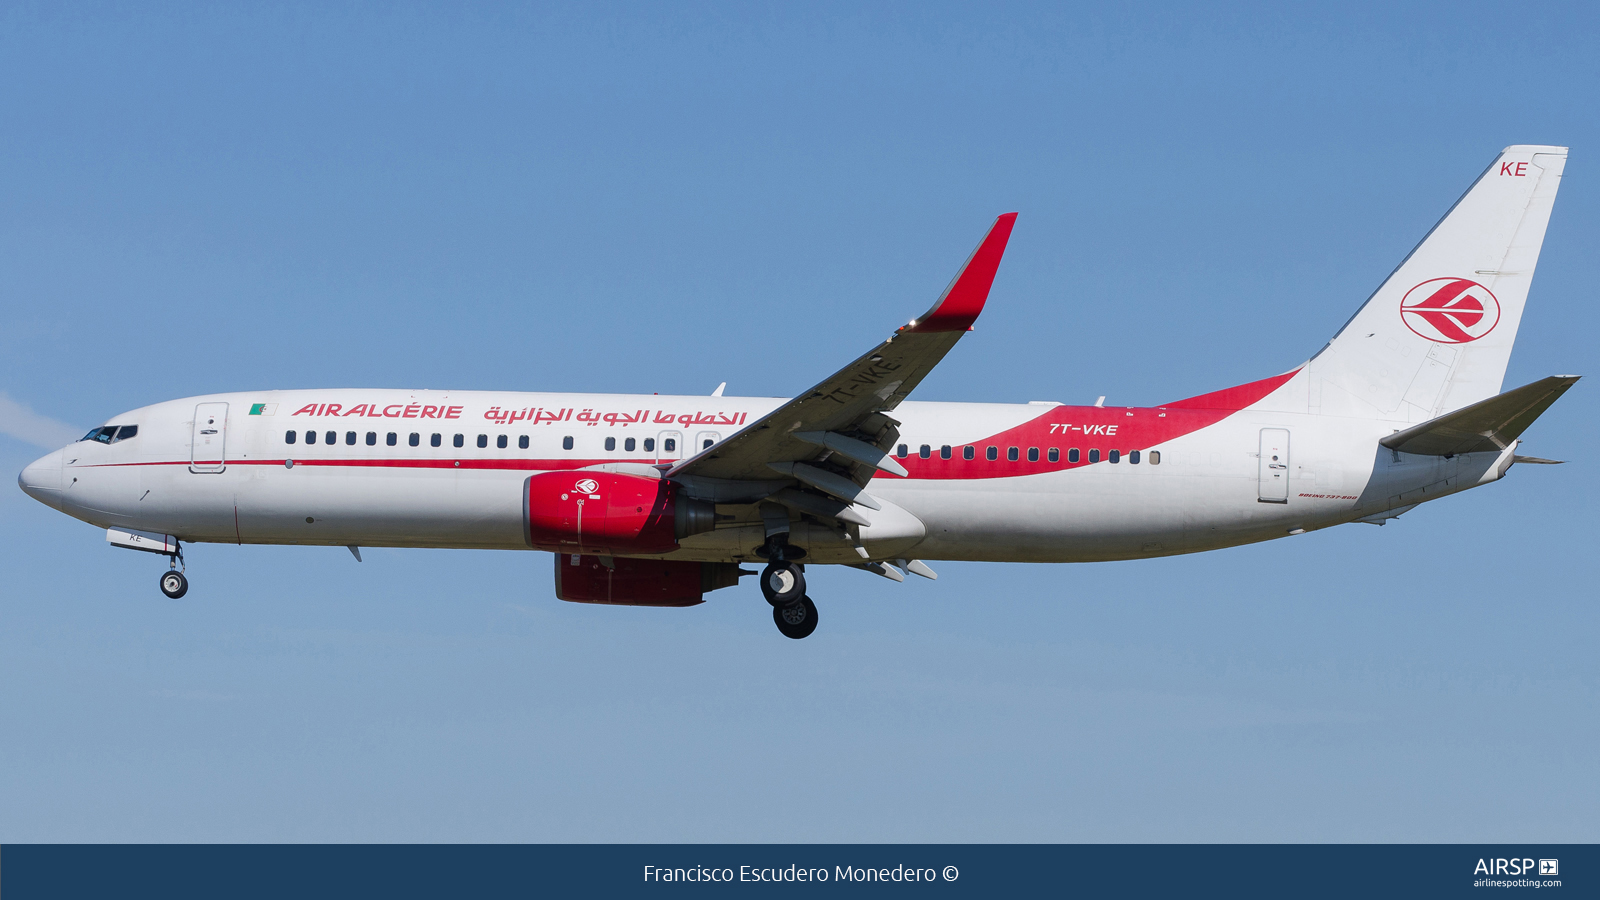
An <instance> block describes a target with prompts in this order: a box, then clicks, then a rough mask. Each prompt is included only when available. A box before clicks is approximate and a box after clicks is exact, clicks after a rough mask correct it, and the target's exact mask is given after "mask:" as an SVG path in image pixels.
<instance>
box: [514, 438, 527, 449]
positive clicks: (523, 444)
mask: <svg viewBox="0 0 1600 900" xmlns="http://www.w3.org/2000/svg"><path fill="white" fill-rule="evenodd" d="M517 447H518V448H519V449H522V450H526V449H528V436H527V435H523V436H522V437H519V438H517Z"/></svg>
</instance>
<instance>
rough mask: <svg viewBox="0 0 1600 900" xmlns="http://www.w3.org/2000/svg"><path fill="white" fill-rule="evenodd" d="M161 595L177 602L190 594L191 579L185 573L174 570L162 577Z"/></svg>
mask: <svg viewBox="0 0 1600 900" xmlns="http://www.w3.org/2000/svg"><path fill="white" fill-rule="evenodd" d="M161 593H163V594H166V595H167V596H168V597H171V598H172V599H174V600H176V599H178V598H179V597H182V596H183V595H184V594H187V593H189V579H187V578H185V577H183V573H182V572H179V571H178V570H177V569H173V570H171V571H169V572H167V573H165V574H163V575H162V576H161Z"/></svg>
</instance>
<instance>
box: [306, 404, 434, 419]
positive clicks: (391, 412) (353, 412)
mask: <svg viewBox="0 0 1600 900" xmlns="http://www.w3.org/2000/svg"><path fill="white" fill-rule="evenodd" d="M462 409H463V407H460V406H431V405H429V406H424V405H422V404H420V403H410V404H407V403H391V404H389V405H388V406H384V407H381V408H380V407H379V406H378V404H376V403H357V404H356V405H355V406H352V407H350V408H349V409H345V408H344V405H343V404H340V403H307V404H306V405H305V406H302V407H300V408H299V409H297V410H295V411H294V414H295V415H297V416H339V417H341V418H342V417H345V416H361V417H362V418H366V419H459V418H461V410H462Z"/></svg>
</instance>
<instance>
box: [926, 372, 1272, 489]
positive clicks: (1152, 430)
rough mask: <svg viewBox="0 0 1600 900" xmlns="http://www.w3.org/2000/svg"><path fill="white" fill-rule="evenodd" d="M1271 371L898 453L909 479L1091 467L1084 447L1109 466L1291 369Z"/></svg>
mask: <svg viewBox="0 0 1600 900" xmlns="http://www.w3.org/2000/svg"><path fill="white" fill-rule="evenodd" d="M1298 371H1300V370H1299V369H1296V370H1294V372H1286V373H1284V374H1282V375H1274V376H1273V377H1271V378H1264V379H1262V380H1260V381H1254V382H1251V383H1250V384H1242V385H1239V386H1238V387H1232V388H1228V389H1226V390H1221V391H1213V392H1212V393H1209V394H1201V395H1199V396H1198V397H1191V398H1189V399H1188V400H1180V401H1178V402H1177V403H1171V404H1168V405H1167V406H1158V407H1138V408H1126V407H1123V408H1105V407H1099V406H1056V407H1051V408H1050V409H1049V410H1048V411H1046V412H1045V413H1043V414H1042V415H1040V416H1039V417H1038V418H1036V419H1032V420H1029V421H1027V422H1024V423H1022V424H1021V425H1018V426H1017V427H1015V428H1011V429H1008V430H1006V431H1002V432H1000V433H999V434H995V435H991V436H989V437H986V438H983V439H981V440H977V441H972V442H970V443H967V444H958V445H952V446H951V448H950V459H942V458H940V456H939V452H940V448H939V447H930V448H929V450H930V456H929V458H928V459H923V458H922V457H921V454H920V449H919V448H918V447H914V446H913V447H908V449H910V450H911V451H912V452H911V453H910V454H909V455H908V456H905V457H899V456H897V457H896V458H897V459H899V460H900V464H901V465H903V466H905V467H906V471H908V472H910V473H911V474H910V477H911V478H923V479H934V480H941V479H954V478H1015V477H1017V476H1020V475H1037V474H1039V473H1042V472H1058V471H1061V470H1063V469H1076V468H1080V467H1082V466H1087V465H1092V463H1090V462H1089V451H1090V450H1099V451H1100V453H1101V457H1100V463H1101V464H1107V463H1108V459H1107V457H1108V456H1109V452H1110V451H1112V450H1117V451H1119V452H1120V453H1122V454H1123V455H1124V456H1126V454H1127V453H1128V451H1130V450H1141V451H1143V450H1148V449H1149V448H1151V447H1154V446H1157V445H1159V444H1162V443H1164V442H1166V441H1170V440H1173V439H1174V438H1179V437H1183V436H1184V435H1186V434H1192V433H1194V432H1196V431H1199V430H1200V429H1202V428H1205V427H1206V426H1208V425H1215V424H1216V423H1218V422H1220V421H1222V420H1223V419H1225V418H1227V417H1228V416H1231V415H1233V414H1234V413H1236V412H1238V411H1239V410H1241V409H1245V408H1246V407H1249V406H1251V405H1252V404H1255V403H1257V402H1259V401H1260V400H1261V399H1262V398H1263V397H1265V396H1267V395H1268V394H1270V393H1272V392H1273V391H1275V390H1277V389H1278V388H1279V387H1281V386H1282V385H1283V384H1284V383H1285V382H1287V381H1288V380H1289V379H1290V378H1293V377H1294V374H1295V372H1298ZM965 447H972V448H973V450H974V452H973V457H974V458H972V459H962V458H961V452H962V449H963V448H965ZM990 447H994V448H996V455H997V456H998V457H999V458H998V459H994V460H991V459H988V453H987V451H988V448H990ZM1012 447H1015V448H1017V459H1016V461H1015V462H1012V461H1011V460H1008V459H1007V458H1006V454H1007V451H1008V450H1010V449H1011V448H1012ZM1052 447H1054V448H1056V449H1058V450H1060V451H1061V453H1060V459H1059V460H1058V461H1056V462H1051V461H1050V456H1049V452H1050V448H1052ZM1030 448H1033V449H1037V450H1038V451H1039V460H1038V461H1037V462H1029V461H1028V450H1029V449H1030ZM1073 448H1077V449H1078V450H1079V451H1080V453H1079V457H1078V461H1077V462H1075V463H1074V462H1068V461H1067V460H1068V456H1069V453H1068V451H1069V450H1071V449H1073Z"/></svg>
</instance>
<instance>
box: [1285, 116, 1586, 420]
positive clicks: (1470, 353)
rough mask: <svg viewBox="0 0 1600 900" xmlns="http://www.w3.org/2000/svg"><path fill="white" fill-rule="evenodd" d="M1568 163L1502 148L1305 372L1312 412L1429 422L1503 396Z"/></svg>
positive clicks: (1551, 154)
mask: <svg viewBox="0 0 1600 900" xmlns="http://www.w3.org/2000/svg"><path fill="white" fill-rule="evenodd" d="M1566 161H1567V148H1565V147H1544V146H1531V145H1518V146H1514V147H1507V148H1506V149H1505V150H1504V151H1502V152H1501V153H1500V156H1499V157H1498V158H1497V159H1496V160H1495V161H1494V162H1493V163H1492V164H1491V165H1490V166H1489V168H1488V169H1487V170H1485V171H1484V173H1483V174H1482V175H1480V176H1478V180H1477V181H1476V182H1474V183H1473V185H1472V187H1471V188H1469V189H1468V190H1467V192H1466V194H1464V195H1463V196H1462V197H1461V199H1460V200H1457V201H1456V204H1455V206H1453V207H1451V208H1450V211H1449V212H1448V213H1446V214H1445V216H1444V218H1443V219H1441V220H1439V224H1437V225H1435V226H1434V227H1433V230H1432V231H1430V232H1428V235H1427V236H1426V237H1424V238H1423V239H1422V243H1420V244H1418V245H1417V247H1416V249H1414V250H1412V251H1411V254H1410V255H1409V256H1407V257H1406V258H1405V260H1404V261H1402V262H1401V263H1400V265H1399V267H1398V268H1396V269H1395V270H1394V272H1392V273H1391V274H1390V275H1389V277H1388V279H1387V280H1385V281H1384V283H1383V285H1382V286H1381V287H1379V288H1378V290H1377V291H1376V292H1375V293H1373V295H1372V296H1371V297H1369V298H1367V302H1366V304H1365V305H1363V306H1362V307H1361V309H1360V310H1358V311H1357V312H1356V314H1355V316H1354V317H1352V318H1351V319H1350V321H1349V322H1347V323H1346V324H1345V326H1344V328H1343V329H1341V330H1340V331H1339V333H1338V334H1337V335H1335V336H1334V338H1333V340H1332V341H1331V342H1329V344H1328V346H1326V347H1324V348H1323V350H1322V352H1321V353H1319V354H1317V356H1316V357H1315V358H1313V359H1312V360H1311V362H1310V363H1308V364H1307V365H1306V368H1305V370H1304V373H1303V375H1302V377H1304V378H1306V379H1307V384H1306V389H1307V393H1308V397H1309V403H1310V409H1311V411H1312V412H1321V413H1325V414H1329V415H1347V416H1361V417H1377V418H1385V419H1394V420H1397V421H1404V422H1423V421H1426V420H1428V419H1432V418H1434V417H1435V416H1438V415H1441V414H1443V413H1446V412H1450V411H1451V410H1455V409H1460V408H1461V407H1463V406H1467V405H1469V404H1472V403H1476V402H1477V401H1479V400H1483V399H1486V398H1488V397H1492V396H1494V395H1495V394H1498V393H1499V392H1500V384H1501V381H1502V379H1503V378H1504V377H1505V372H1506V363H1507V362H1508V361H1509V360H1510V358H1511V345H1512V343H1513V342H1515V341H1516V338H1517V326H1518V325H1519V324H1520V323H1521V320H1522V307H1523V305H1524V303H1525V302H1526V301H1527V298H1528V286H1529V284H1530V283H1531V282H1532V280H1533V270H1534V266H1535V265H1536V264H1537V263H1538V261H1539V248H1540V246H1541V245H1542V244H1543V243H1544V231H1545V226H1546V225H1547V224H1548V223H1549V221H1550V209H1551V206H1552V205H1553V204H1554V202H1555V198H1556V189H1557V188H1558V187H1559V186H1560V183H1561V170H1562V167H1563V166H1564V165H1565V164H1566Z"/></svg>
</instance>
